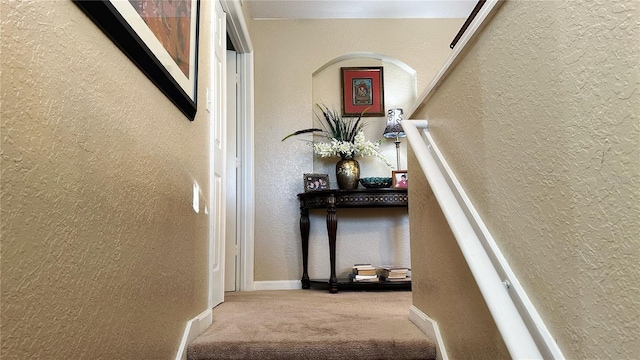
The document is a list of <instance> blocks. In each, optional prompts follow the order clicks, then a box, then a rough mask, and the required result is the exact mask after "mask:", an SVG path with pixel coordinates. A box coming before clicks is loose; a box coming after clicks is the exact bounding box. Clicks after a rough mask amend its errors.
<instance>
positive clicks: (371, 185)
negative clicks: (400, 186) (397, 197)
mask: <svg viewBox="0 0 640 360" xmlns="http://www.w3.org/2000/svg"><path fill="white" fill-rule="evenodd" d="M360 184H362V186H364V187H366V188H367V189H376V188H388V187H391V178H390V177H366V178H362V179H360Z"/></svg>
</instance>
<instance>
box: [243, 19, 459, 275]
mask: <svg viewBox="0 0 640 360" xmlns="http://www.w3.org/2000/svg"><path fill="white" fill-rule="evenodd" d="M463 21H464V19H437V20H268V21H253V23H252V26H251V29H252V33H251V38H252V41H253V44H254V48H255V55H254V56H255V59H254V60H255V134H256V136H255V160H256V169H255V170H256V171H255V173H256V217H255V253H256V257H255V270H254V277H255V280H257V281H262V280H296V279H300V276H301V269H302V255H301V250H300V230H299V225H298V220H299V216H300V215H299V214H300V213H299V208H298V202H297V199H296V194H297V193H299V192H301V191H302V190H303V189H302V180H301V179H302V174H304V173H310V172H312V171H313V154H312V152H311V149H310V148H309V147H308V146H306V145H305V143H304V142H303V141H297V140H288V141H287V142H284V143H283V142H281V141H280V140H281V139H282V138H283V137H284V136H285V135H286V134H289V133H291V132H293V131H295V130H299V129H303V128H308V127H311V125H312V119H313V115H312V110H313V95H312V92H313V89H312V80H313V78H312V75H313V73H314V71H316V70H318V69H319V68H320V67H321V66H322V65H324V64H326V63H327V62H329V61H331V60H333V59H335V58H337V57H339V56H342V55H345V54H348V53H352V52H372V53H378V54H382V55H386V56H389V57H392V58H395V59H398V60H400V61H402V62H404V63H406V64H407V65H409V66H410V67H412V68H413V69H415V70H416V71H417V73H418V91H421V90H422V89H424V88H425V87H426V85H427V84H428V82H429V81H430V80H431V79H432V78H433V76H434V75H435V73H436V72H437V70H438V69H439V68H440V66H441V65H442V63H443V62H444V60H445V59H446V57H447V56H448V55H449V53H450V49H449V48H448V44H449V43H450V41H451V39H452V38H453V36H454V35H455V33H456V32H457V30H458V29H459V27H460V25H461V24H462V22H463ZM335 76H337V77H339V76H340V74H339V73H336V74H335ZM339 91H340V89H339V88H337V89H335V92H336V93H339ZM328 105H331V104H328ZM335 106H336V107H337V108H339V104H335ZM365 211H366V212H369V211H374V210H365ZM382 215H383V216H386V217H387V220H388V221H391V222H392V223H393V224H392V226H391V227H387V228H384V229H380V228H373V229H372V228H371V227H369V228H366V227H364V228H363V224H365V223H364V222H363V221H366V219H363V214H362V213H359V212H356V211H352V212H350V211H341V212H340V223H339V224H338V238H339V239H341V240H339V241H338V245H337V246H338V248H337V251H338V258H337V261H338V265H337V269H338V272H339V273H340V272H342V273H344V272H345V271H346V270H348V268H349V267H350V266H352V265H353V263H354V262H360V261H368V260H367V258H369V255H362V254H359V253H357V252H355V253H354V251H353V250H350V249H348V248H347V247H345V246H348V244H354V243H356V244H357V243H358V242H363V244H362V248H363V249H369V250H368V251H370V253H375V254H377V256H380V257H386V258H387V259H389V260H388V261H401V260H402V252H401V250H400V249H401V248H402V244H398V243H397V242H395V240H394V241H391V242H390V241H389V239H404V238H406V232H407V231H408V229H407V224H408V216H407V213H406V210H402V209H393V210H390V211H389V212H387V213H383V214H382ZM367 216H377V215H375V214H374V215H368V214H365V216H364V217H367ZM311 221H312V225H311V244H312V245H311V246H317V247H323V246H324V247H325V248H326V246H327V245H326V243H327V240H326V226H325V224H324V216H323V215H322V214H321V213H316V214H314V215H313V216H312V218H311ZM347 237H349V238H347ZM356 251H357V249H356ZM395 256H398V257H399V258H397V259H396V258H394V257H395ZM310 266H311V268H310V276H311V277H317V278H322V277H324V278H326V277H328V273H329V270H328V269H329V260H328V257H327V256H326V255H322V254H320V253H319V252H317V251H316V252H315V253H313V252H312V253H311V254H310Z"/></svg>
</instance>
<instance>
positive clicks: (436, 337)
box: [409, 305, 449, 360]
mask: <svg viewBox="0 0 640 360" xmlns="http://www.w3.org/2000/svg"><path fill="white" fill-rule="evenodd" d="M409 320H411V322H412V323H414V324H415V325H416V326H417V327H418V329H420V331H422V332H423V333H424V334H425V335H427V336H428V337H429V338H430V339H431V340H433V341H435V342H436V360H449V356H448V355H447V349H445V347H444V340H443V339H442V334H440V328H439V327H438V323H437V322H436V321H435V320H433V319H431V318H430V317H428V316H427V315H426V314H425V313H423V312H422V311H421V310H420V309H418V308H417V307H415V305H411V308H410V309H409Z"/></svg>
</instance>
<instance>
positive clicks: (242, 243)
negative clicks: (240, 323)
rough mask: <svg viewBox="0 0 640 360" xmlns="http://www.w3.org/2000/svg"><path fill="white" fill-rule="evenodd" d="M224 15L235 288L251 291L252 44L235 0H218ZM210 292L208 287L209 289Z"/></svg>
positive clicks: (252, 249)
mask: <svg viewBox="0 0 640 360" xmlns="http://www.w3.org/2000/svg"><path fill="white" fill-rule="evenodd" d="M220 4H221V5H222V9H223V10H224V12H225V13H226V14H227V15H226V16H227V34H229V37H230V38H231V41H233V45H234V47H235V49H236V53H237V66H238V67H237V71H238V77H239V79H238V89H239V91H238V99H237V102H238V103H237V104H238V105H237V109H238V113H237V117H238V129H237V140H238V158H239V159H240V168H239V171H238V203H237V204H238V227H237V229H238V250H239V254H238V261H239V262H240V266H239V270H240V271H239V273H238V274H237V276H238V278H239V280H238V281H237V282H238V284H239V288H238V289H237V290H238V291H251V290H253V268H254V258H253V256H254V243H253V241H254V214H255V205H254V204H255V196H254V188H255V187H254V155H253V147H254V146H253V139H254V126H253V108H254V105H253V94H254V85H253V45H252V44H251V38H250V37H249V30H248V28H247V24H246V22H245V19H244V14H243V12H242V8H241V5H240V1H239V0H221V1H220ZM211 291H212V290H211Z"/></svg>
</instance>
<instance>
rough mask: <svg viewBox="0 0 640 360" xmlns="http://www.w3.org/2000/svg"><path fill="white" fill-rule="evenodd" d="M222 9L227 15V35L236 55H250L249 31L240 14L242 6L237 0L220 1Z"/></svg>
mask: <svg viewBox="0 0 640 360" xmlns="http://www.w3.org/2000/svg"><path fill="white" fill-rule="evenodd" d="M220 5H222V9H224V12H225V13H227V33H228V34H229V37H230V38H231V40H233V44H234V45H235V47H236V52H238V53H250V52H252V51H253V45H252V44H251V38H250V37H249V29H248V28H247V23H246V22H245V20H244V15H243V13H242V4H241V3H240V1H239V0H220Z"/></svg>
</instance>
